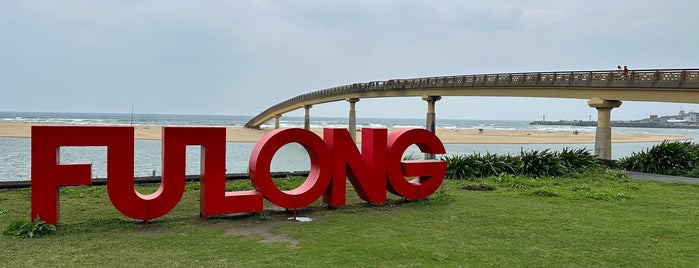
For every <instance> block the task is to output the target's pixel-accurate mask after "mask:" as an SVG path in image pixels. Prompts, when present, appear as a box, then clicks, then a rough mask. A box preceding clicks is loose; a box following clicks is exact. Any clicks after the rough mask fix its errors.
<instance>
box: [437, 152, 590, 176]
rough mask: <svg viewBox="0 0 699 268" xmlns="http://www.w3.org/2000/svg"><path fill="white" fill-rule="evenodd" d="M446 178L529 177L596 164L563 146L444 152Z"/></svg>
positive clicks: (581, 154) (581, 153)
mask: <svg viewBox="0 0 699 268" xmlns="http://www.w3.org/2000/svg"><path fill="white" fill-rule="evenodd" d="M442 160H444V161H446V162H447V175H446V178H447V179H473V178H482V177H489V176H500V175H505V174H511V175H524V176H530V177H557V176H562V175H565V174H569V173H578V172H583V171H585V170H588V169H590V168H594V167H598V166H600V165H599V161H598V160H597V157H596V156H594V155H593V154H591V153H590V152H589V151H588V150H585V149H568V148H564V149H563V150H562V151H561V152H550V151H549V150H548V149H547V150H543V151H536V150H532V151H521V152H520V154H519V155H516V156H513V155H510V154H507V155H496V154H491V153H486V154H484V155H481V154H480V153H475V154H472V155H454V156H444V157H442Z"/></svg>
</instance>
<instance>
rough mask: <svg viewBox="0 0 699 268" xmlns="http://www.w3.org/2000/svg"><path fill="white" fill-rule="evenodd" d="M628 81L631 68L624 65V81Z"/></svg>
mask: <svg viewBox="0 0 699 268" xmlns="http://www.w3.org/2000/svg"><path fill="white" fill-rule="evenodd" d="M628 79H629V67H626V65H624V80H628Z"/></svg>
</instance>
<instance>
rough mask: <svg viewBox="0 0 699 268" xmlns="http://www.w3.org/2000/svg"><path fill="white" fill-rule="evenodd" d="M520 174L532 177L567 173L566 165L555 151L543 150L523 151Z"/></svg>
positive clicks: (555, 175)
mask: <svg viewBox="0 0 699 268" xmlns="http://www.w3.org/2000/svg"><path fill="white" fill-rule="evenodd" d="M520 159H521V161H522V162H521V164H520V168H519V171H520V174H522V175H526V176H531V177H536V178H540V177H557V176H561V175H563V174H565V171H566V169H565V167H564V166H563V165H562V164H561V160H560V159H559V158H558V156H557V155H556V154H555V153H552V152H550V151H549V149H545V150H543V151H537V150H532V151H521V153H520Z"/></svg>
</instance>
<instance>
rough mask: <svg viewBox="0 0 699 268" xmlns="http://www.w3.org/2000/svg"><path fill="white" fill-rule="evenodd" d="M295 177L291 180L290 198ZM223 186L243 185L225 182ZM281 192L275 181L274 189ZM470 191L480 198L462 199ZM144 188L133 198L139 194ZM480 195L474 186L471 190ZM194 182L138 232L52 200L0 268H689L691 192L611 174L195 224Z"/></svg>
mask: <svg viewBox="0 0 699 268" xmlns="http://www.w3.org/2000/svg"><path fill="white" fill-rule="evenodd" d="M299 181H300V180H299V179H295V180H292V181H291V187H293V184H294V183H298V182H299ZM230 184H231V185H230V186H231V188H241V187H249V182H247V181H244V182H233V183H230ZM287 184H288V183H287ZM469 184H470V185H472V186H478V185H479V184H484V185H486V186H491V187H493V188H494V190H492V191H470V190H463V189H462V188H463V187H464V186H466V185H469ZM153 187H154V186H147V187H144V188H143V192H147V191H152V190H153V189H154V188H153ZM485 188H487V187H485ZM197 189H198V184H189V185H188V186H187V191H186V193H185V197H184V198H183V200H182V202H181V203H180V204H179V205H178V206H177V207H176V208H175V210H173V211H172V212H171V213H170V214H168V215H166V216H165V217H163V218H160V219H157V220H155V221H153V222H151V224H149V225H143V224H142V223H140V222H137V221H133V220H130V219H128V218H125V217H124V216H121V215H120V214H119V213H118V212H117V211H116V210H115V209H114V208H113V207H112V206H111V203H110V202H109V199H108V197H107V194H106V188H104V187H85V186H83V187H65V188H62V190H61V201H60V203H61V210H62V211H61V212H62V213H61V222H60V224H59V226H58V230H57V231H56V232H55V233H53V234H51V235H48V236H45V237H40V238H33V239H21V238H17V239H15V238H12V237H10V236H2V237H0V248H2V259H0V266H2V267H5V266H7V267H17V266H52V267H53V266H125V265H127V266H146V265H160V266H379V267H387V266H388V267H393V266H410V267H412V266H471V267H480V266H498V267H501V266H507V267H523V266H547V267H561V266H594V267H600V266H604V267H619V266H625V267H639V266H645V267H692V266H696V265H697V263H698V262H699V254H697V251H699V243H698V242H699V187H698V186H694V185H683V184H670V183H658V182H648V181H636V180H631V179H628V178H626V177H625V175H623V174H621V173H619V172H617V171H596V172H590V173H588V174H585V175H581V176H577V177H569V178H554V179H531V178H523V177H513V176H503V177H491V178H486V179H482V180H480V181H478V182H469V181H445V183H444V185H443V188H442V190H440V191H439V192H438V193H435V194H434V195H433V196H432V197H431V198H430V200H426V201H421V202H412V203H404V202H402V201H401V200H400V199H399V198H397V197H395V196H390V197H389V198H390V199H391V200H390V201H389V202H388V203H386V204H384V205H383V206H381V207H379V208H377V207H372V206H367V205H365V204H363V203H361V202H360V201H359V200H358V199H357V198H356V194H355V193H354V190H352V189H351V188H350V189H348V198H350V197H351V199H350V200H348V206H346V207H344V208H342V209H339V210H332V209H327V208H324V207H323V206H322V205H321V204H320V203H319V202H316V204H314V205H312V206H310V207H309V208H307V209H304V210H301V211H299V216H306V217H311V218H312V219H313V221H312V222H305V223H302V222H293V221H289V220H286V218H287V217H290V214H289V213H287V212H284V211H277V210H273V209H271V206H269V205H266V206H265V208H266V209H267V210H266V212H265V213H264V214H263V215H244V216H231V217H223V218H214V219H210V220H209V221H207V222H202V221H201V220H200V219H199V218H198V195H199V193H198V190H197ZM29 197H30V196H29V189H22V190H0V227H2V229H4V228H5V227H7V226H8V225H10V223H12V222H14V221H17V220H22V219H25V220H26V219H28V218H29V208H30V203H29Z"/></svg>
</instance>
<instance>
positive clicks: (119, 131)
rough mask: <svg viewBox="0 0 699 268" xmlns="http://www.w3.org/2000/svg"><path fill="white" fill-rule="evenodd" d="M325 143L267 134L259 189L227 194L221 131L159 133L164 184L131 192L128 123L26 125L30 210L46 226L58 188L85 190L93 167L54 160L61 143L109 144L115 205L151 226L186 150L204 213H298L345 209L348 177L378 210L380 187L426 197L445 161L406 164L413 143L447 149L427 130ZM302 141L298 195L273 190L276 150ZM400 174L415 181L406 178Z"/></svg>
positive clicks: (301, 135) (166, 207) (179, 177)
mask: <svg viewBox="0 0 699 268" xmlns="http://www.w3.org/2000/svg"><path fill="white" fill-rule="evenodd" d="M323 136H324V139H325V140H323V139H321V138H320V137H318V136H317V135H315V134H314V133H312V132H310V131H308V130H304V129H298V128H292V129H279V130H275V131H272V132H270V133H268V134H267V135H265V136H264V137H263V138H262V139H261V140H260V141H259V142H258V143H257V144H256V146H255V148H254V149H253V152H252V155H251V156H250V163H249V173H250V179H251V182H252V184H253V186H254V187H255V189H256V190H253V191H233V192H228V191H226V189H225V184H226V180H225V159H226V152H225V148H226V141H225V138H226V131H225V128H214V127H164V128H163V156H162V157H163V167H162V170H163V177H162V182H161V185H160V188H159V189H158V190H157V191H155V192H154V193H152V194H148V195H144V194H141V193H139V192H137V191H136V190H135V189H134V177H133V169H134V129H133V127H97V126H59V127H57V126H34V127H32V190H31V192H32V196H31V200H32V211H31V219H32V220H34V219H35V218H36V217H37V216H41V218H42V219H43V220H44V221H46V222H47V223H50V224H57V223H58V221H59V211H60V209H59V201H58V200H59V196H58V187H61V186H69V185H89V184H90V183H91V164H89V163H60V162H59V161H60V147H64V146H106V148H107V192H108V194H109V198H110V200H111V202H112V204H113V205H114V207H115V208H116V209H117V210H118V211H119V212H120V213H122V214H124V215H125V216H127V217H130V218H133V219H139V220H143V221H145V222H146V223H148V221H150V220H153V219H156V218H158V217H161V216H163V215H165V214H167V213H168V212H170V211H171V210H172V209H173V208H174V207H175V206H176V205H177V203H179V201H180V199H181V198H182V195H183V194H184V188H185V187H184V186H185V165H186V148H187V146H191V145H195V146H201V167H200V170H201V182H200V183H201V188H200V215H201V217H202V218H203V219H204V220H206V219H207V218H208V217H210V216H213V215H222V214H233V213H243V212H257V211H262V210H263V203H262V198H263V197H264V198H266V199H267V200H269V201H270V202H272V203H274V204H276V205H278V206H280V207H283V208H287V209H293V210H294V211H296V210H297V209H298V208H303V207H305V206H308V205H310V204H311V203H313V202H314V201H316V200H317V199H318V198H320V197H321V196H323V200H324V202H325V203H327V204H328V205H330V206H333V207H340V206H343V205H345V202H346V201H345V197H346V186H345V185H346V178H349V181H350V182H351V183H352V186H353V187H354V189H355V191H356V192H357V194H358V195H359V197H360V198H362V199H363V200H365V201H367V202H369V203H373V204H377V205H380V204H381V203H383V202H385V201H386V190H388V191H390V192H392V193H394V194H397V195H399V196H402V197H404V198H406V199H408V200H419V199H424V198H427V197H428V196H429V195H431V194H432V193H434V191H436V189H437V188H438V187H439V185H440V184H441V182H442V180H443V179H444V175H445V173H446V163H445V162H443V161H439V160H420V161H402V155H403V153H404V152H405V150H406V149H407V148H408V147H409V146H411V145H413V144H415V145H417V146H418V147H419V148H420V150H421V151H422V152H425V153H432V154H443V153H445V150H444V146H443V145H442V143H441V142H440V141H439V139H438V138H437V137H436V136H435V135H434V134H432V133H430V132H429V131H427V130H424V129H404V130H396V131H394V132H392V133H391V134H390V135H387V131H386V130H385V129H364V130H362V140H363V142H362V150H361V153H360V152H359V150H358V149H357V147H356V145H355V143H354V141H353V140H352V138H351V137H350V136H349V133H348V132H347V130H346V129H325V130H324V135H323ZM289 143H298V144H300V145H301V146H303V148H304V149H305V150H306V151H307V152H308V155H309V157H310V160H311V168H310V172H309V175H308V177H307V178H306V180H305V181H304V182H303V183H302V184H301V185H300V186H299V187H297V188H296V189H292V190H288V191H282V190H280V189H278V188H277V187H276V186H275V185H274V183H273V181H272V177H271V174H270V165H271V161H272V158H273V157H274V154H275V153H276V152H277V151H278V150H279V149H280V148H281V147H283V146H284V145H286V144H289ZM406 176H409V177H416V178H415V179H413V180H411V181H408V180H407V179H406Z"/></svg>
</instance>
